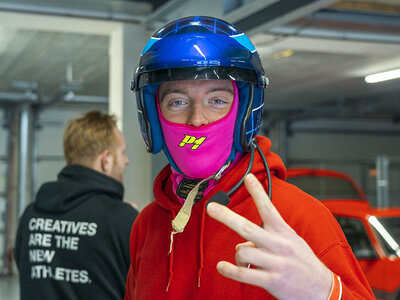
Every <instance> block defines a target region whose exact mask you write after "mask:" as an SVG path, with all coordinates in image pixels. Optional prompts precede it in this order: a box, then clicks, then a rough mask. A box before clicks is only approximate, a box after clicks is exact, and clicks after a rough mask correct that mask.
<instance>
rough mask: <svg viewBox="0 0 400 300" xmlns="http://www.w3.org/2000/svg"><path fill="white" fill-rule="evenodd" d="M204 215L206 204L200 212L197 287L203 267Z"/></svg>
mask: <svg viewBox="0 0 400 300" xmlns="http://www.w3.org/2000/svg"><path fill="white" fill-rule="evenodd" d="M205 216H206V205H204V207H203V212H202V214H201V227H200V267H199V271H198V272H197V287H200V281H201V275H202V273H203V269H204V249H203V243H204V223H205V218H206V217H205Z"/></svg>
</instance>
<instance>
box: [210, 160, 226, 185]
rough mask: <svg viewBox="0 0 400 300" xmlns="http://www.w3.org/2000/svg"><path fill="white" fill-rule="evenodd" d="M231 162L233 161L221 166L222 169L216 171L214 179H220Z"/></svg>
mask: <svg viewBox="0 0 400 300" xmlns="http://www.w3.org/2000/svg"><path fill="white" fill-rule="evenodd" d="M230 164H231V161H228V163H226V164H225V165H223V166H222V167H221V169H219V171H218V172H217V173H215V175H214V177H213V178H212V179H214V180H220V179H221V176H222V173H223V172H224V171H225V170H226V169H227V168H228V167H229V165H230Z"/></svg>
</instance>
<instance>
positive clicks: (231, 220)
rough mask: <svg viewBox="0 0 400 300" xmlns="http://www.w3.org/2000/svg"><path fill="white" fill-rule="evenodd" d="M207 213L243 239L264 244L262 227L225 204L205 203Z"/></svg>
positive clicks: (258, 244)
mask: <svg viewBox="0 0 400 300" xmlns="http://www.w3.org/2000/svg"><path fill="white" fill-rule="evenodd" d="M207 213H208V215H209V216H210V217H212V218H213V219H215V220H217V221H219V222H221V223H222V224H224V225H226V226H228V227H229V228H231V229H232V230H233V231H235V232H236V233H238V234H239V235H240V236H241V237H243V238H244V239H246V240H248V241H252V242H253V243H254V244H255V245H257V246H260V245H264V244H265V240H266V238H265V234H266V232H265V230H264V229H262V228H261V227H260V226H258V225H256V224H254V223H252V222H250V221H249V220H247V219H246V218H244V217H242V216H241V215H239V214H237V213H235V212H233V211H231V210H230V209H229V208H227V207H226V206H223V205H221V204H218V203H215V202H211V203H209V204H208V205H207ZM263 241H264V243H263Z"/></svg>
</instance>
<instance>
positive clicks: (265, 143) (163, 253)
mask: <svg viewBox="0 0 400 300" xmlns="http://www.w3.org/2000/svg"><path fill="white" fill-rule="evenodd" d="M257 142H258V144H259V146H260V147H261V148H262V149H263V152H264V153H265V155H266V158H267V161H268V164H269V167H270V169H271V179H272V203H273V204H274V205H275V207H276V208H277V209H278V211H279V212H280V214H281V215H282V217H283V218H284V219H285V221H286V222H287V223H288V224H289V225H290V226H291V227H292V228H293V229H294V230H295V231H296V232H297V234H298V235H300V236H301V237H302V238H303V239H304V240H305V241H306V242H307V243H308V245H309V246H310V247H311V248H312V249H313V251H314V253H315V254H316V255H317V256H318V258H319V259H320V260H321V261H322V262H323V263H324V264H325V265H326V266H327V267H328V268H329V269H330V270H331V271H333V272H334V273H336V274H337V275H339V276H340V277H341V279H342V282H343V298H342V299H374V297H373V294H372V291H371V289H370V287H369V285H368V283H367V281H366V279H365V277H364V275H363V273H362V271H361V269H360V267H359V265H358V263H357V261H356V259H355V257H354V256H353V254H352V252H351V248H350V246H349V245H348V244H347V241H346V238H345V237H344V234H343V232H342V231H341V229H340V227H339V225H338V223H337V222H336V220H335V218H334V217H333V216H332V215H331V213H330V212H329V211H328V209H326V208H325V206H323V205H322V204H321V203H320V202H319V201H318V200H316V199H315V198H313V197H311V196H310V195H308V194H306V193H304V192H302V191H301V190H300V189H298V188H296V187H295V186H293V185H291V184H289V183H287V182H285V181H284V180H285V177H286V169H285V167H284V165H283V163H282V161H281V159H280V158H279V156H277V155H276V154H274V153H272V152H270V151H269V149H270V147H271V142H270V140H269V139H267V138H265V137H260V136H258V137H257ZM249 157H250V156H249V155H246V156H244V157H243V158H242V160H241V161H240V162H239V163H238V164H237V165H236V166H235V167H234V168H233V169H231V170H230V171H229V173H228V174H225V175H224V176H223V177H222V179H221V180H220V182H219V183H218V185H217V186H215V187H214V189H213V190H212V191H211V192H210V193H209V194H208V195H207V196H205V197H204V198H203V199H202V200H200V201H199V202H198V203H197V204H196V205H194V207H193V210H192V215H191V217H190V220H189V222H188V224H187V225H186V227H185V230H184V232H182V233H178V234H175V235H174V239H173V243H172V246H171V232H172V231H173V229H172V226H171V221H172V220H173V218H174V217H175V215H176V214H177V213H178V211H179V209H180V208H181V204H180V203H179V202H178V200H177V198H176V196H175V194H174V193H173V191H172V183H171V180H170V174H171V170H170V166H169V165H168V166H166V167H165V168H164V169H163V170H162V171H161V172H160V174H159V175H158V177H157V178H156V180H155V182H154V195H155V201H153V202H152V203H150V204H149V205H148V206H147V207H145V208H144V209H143V211H142V212H141V213H140V214H139V216H138V217H137V219H136V221H135V223H134V225H133V228H132V233H131V241H130V247H131V249H130V251H131V267H130V270H129V273H128V277H127V283H126V296H125V300H129V299H135V300H139V299H140V300H142V299H151V300H155V299H174V300H176V299H190V300H195V299H208V300H210V299H211V300H212V299H218V300H222V299H275V298H274V297H272V296H271V295H270V294H269V293H268V292H267V291H266V290H264V289H261V288H259V287H255V286H252V285H248V284H245V283H240V282H237V281H233V280H231V279H228V278H225V277H223V276H222V275H220V274H219V273H218V272H217V270H216V264H217V262H218V261H220V260H226V261H229V262H232V263H235V246H236V245H237V244H238V243H242V242H245V240H244V239H243V238H242V237H240V236H239V235H238V234H237V233H236V232H234V231H232V230H230V229H229V228H227V227H226V226H225V225H223V224H221V223H219V222H218V221H215V220H214V219H212V218H210V217H209V216H208V215H207V214H206V212H205V204H206V203H207V201H208V199H210V198H211V197H212V196H213V195H214V194H215V193H216V192H217V191H220V190H223V191H225V192H228V191H229V190H230V189H231V188H232V187H233V186H234V185H235V184H236V183H237V182H238V181H239V180H240V178H241V177H242V176H243V174H244V173H245V170H246V168H247V166H248V164H249ZM251 172H252V173H253V174H255V175H256V177H257V178H258V180H260V182H262V183H263V185H264V187H265V189H267V178H266V172H265V169H264V165H263V163H262V159H261V157H260V156H259V155H258V153H256V155H255V159H254V165H253V168H252V171H251ZM230 198H231V202H230V203H229V204H228V207H229V208H230V209H231V210H233V211H235V212H236V213H238V214H240V215H242V216H244V217H245V218H247V219H249V220H251V221H252V222H254V223H256V224H260V225H261V223H262V221H261V218H260V216H259V214H258V211H257V209H256V207H255V204H254V202H253V200H252V198H251V197H250V195H249V194H248V192H247V190H246V188H245V187H244V186H243V185H242V186H241V187H240V188H239V189H238V190H237V191H236V192H235V193H233V195H231V197H230ZM170 246H171V252H170ZM169 252H170V253H169Z"/></svg>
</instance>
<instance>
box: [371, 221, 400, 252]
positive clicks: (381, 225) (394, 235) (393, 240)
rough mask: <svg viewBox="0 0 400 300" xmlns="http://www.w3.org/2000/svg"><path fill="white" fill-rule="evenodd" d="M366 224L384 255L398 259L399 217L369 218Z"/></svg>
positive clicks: (399, 242) (399, 249) (399, 250)
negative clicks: (368, 225)
mask: <svg viewBox="0 0 400 300" xmlns="http://www.w3.org/2000/svg"><path fill="white" fill-rule="evenodd" d="M368 222H369V223H370V224H371V225H372V229H373V231H374V232H375V234H376V236H377V237H378V240H379V242H380V244H381V245H382V248H383V249H384V250H385V252H386V254H387V255H395V256H398V257H400V217H379V218H376V217H374V216H371V217H369V218H368Z"/></svg>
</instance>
